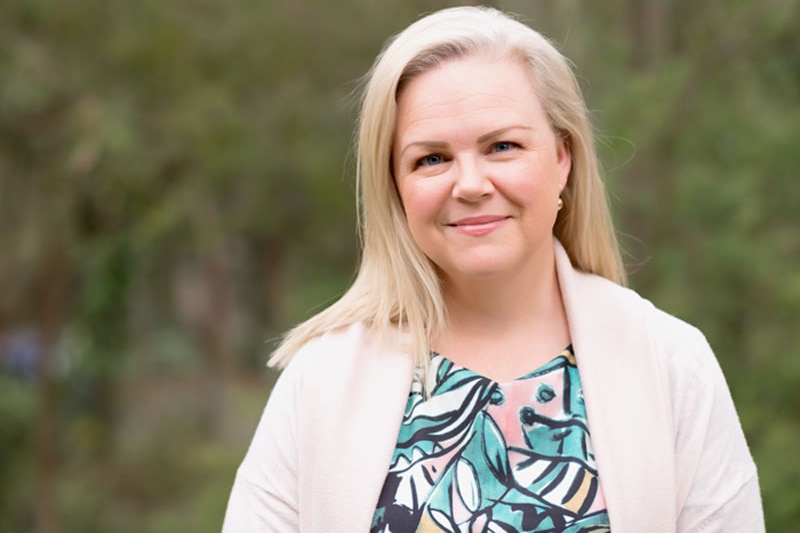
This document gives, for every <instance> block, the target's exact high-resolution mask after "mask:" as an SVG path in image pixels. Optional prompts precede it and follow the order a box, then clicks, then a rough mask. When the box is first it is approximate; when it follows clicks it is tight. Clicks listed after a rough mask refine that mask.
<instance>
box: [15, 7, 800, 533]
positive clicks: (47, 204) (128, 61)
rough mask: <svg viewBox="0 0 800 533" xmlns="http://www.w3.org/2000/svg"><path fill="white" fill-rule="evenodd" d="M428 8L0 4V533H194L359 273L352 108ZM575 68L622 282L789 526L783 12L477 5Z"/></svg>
mask: <svg viewBox="0 0 800 533" xmlns="http://www.w3.org/2000/svg"><path fill="white" fill-rule="evenodd" d="M454 4H455V3H454V2H445V1H433V0H429V1H424V0H413V1H400V0H394V1H391V2H374V1H372V0H340V1H339V2H335V3H333V2H323V1H322V0H266V1H265V0H259V1H255V0H227V1H225V2H222V1H214V0H194V1H192V2H188V1H176V2H161V1H157V0H139V1H137V2H119V1H110V2H109V1H101V0H74V1H72V2H57V1H55V0H7V1H5V2H2V3H0V357H2V358H1V359H0V472H1V473H2V480H0V533H5V532H15V533H16V532H19V531H36V532H39V533H53V532H56V531H65V532H71V531H75V532H82V533H85V532H89V533H91V532H105V531H114V532H120V533H125V532H128V531H130V532H134V531H135V532H152V533H157V532H162V531H163V532H167V531H170V532H171V531H176V530H178V529H183V530H191V531H198V532H204V531H209V532H210V531H218V530H219V528H220V525H221V520H222V516H223V513H224V508H225V503H226V499H227V494H228V491H229V488H230V485H231V482H232V478H233V474H234V471H235V468H236V466H237V464H238V462H239V461H240V460H241V457H242V455H243V453H244V450H245V449H246V446H247V444H248V441H249V438H250V436H251V434H252V431H253V429H254V427H255V424H256V421H257V419H258V416H259V412H260V410H261V408H262V407H263V403H264V401H265V400H266V397H267V395H268V391H269V387H270V386H271V383H272V381H273V380H274V377H275V376H274V374H273V373H270V372H267V371H266V370H264V368H263V362H264V360H265V359H266V356H267V354H268V353H269V350H270V345H269V344H267V345H265V344H264V340H265V339H274V338H275V337H276V336H277V335H279V333H280V332H281V331H283V330H284V329H285V328H287V327H288V326H289V325H291V324H292V323H295V322H296V321H298V320H300V319H302V318H303V317H305V316H308V315H309V314H310V313H312V312H313V311H314V310H315V309H318V308H319V307H320V306H321V305H324V304H325V303H326V302H329V301H331V299H333V298H335V297H336V296H337V295H338V294H340V293H341V292H342V291H343V290H344V289H345V288H346V286H347V284H348V282H349V280H350V279H351V278H352V275H353V271H354V267H355V265H356V262H357V249H356V236H355V233H354V202H353V194H352V193H353V180H352V173H353V166H354V165H353V161H352V154H351V152H350V150H351V139H352V125H353V121H354V119H355V115H356V109H355V105H354V99H353V95H352V93H353V91H354V89H355V88H356V85H357V83H356V82H357V80H358V78H359V77H360V76H361V75H363V74H364V73H365V72H366V70H367V69H368V68H369V65H370V64H371V62H372V60H373V58H374V56H375V55H376V54H377V52H378V51H379V50H380V47H381V45H382V43H383V41H384V39H385V38H386V37H387V36H389V35H390V34H393V33H395V32H397V31H399V30H401V29H402V28H403V27H405V26H406V25H407V24H408V23H410V22H411V21H413V20H414V19H415V18H416V17H417V16H418V15H419V14H420V13H423V12H428V11H431V10H434V9H438V8H441V7H446V6H449V5H454ZM493 4H494V5H495V6H497V7H500V8H504V9H507V10H511V11H514V12H517V13H520V14H521V15H522V16H523V18H524V19H525V20H528V21H530V22H531V23H532V25H533V26H534V27H536V28H538V29H540V30H542V31H543V32H544V33H545V34H547V35H549V36H551V37H552V38H553V40H554V41H555V42H556V43H557V44H558V46H559V47H560V48H562V49H563V50H564V52H565V54H566V55H567V56H568V57H570V58H571V59H572V60H573V61H574V62H575V64H576V69H577V72H578V75H579V77H580V79H581V80H582V83H583V85H584V90H585V95H586V98H587V101H588V103H589V105H590V108H591V109H592V111H593V115H594V120H595V122H596V125H597V128H598V143H599V149H600V154H601V156H602V159H603V162H604V165H605V167H606V169H607V181H608V185H609V191H610V195H611V199H612V206H613V210H614V212H615V216H616V219H617V222H618V227H619V230H620V233H621V237H622V242H623V246H624V247H625V249H626V251H627V260H628V262H629V264H630V267H631V273H632V284H633V285H634V286H635V287H636V288H637V289H638V290H640V292H642V293H643V294H645V295H646V296H648V297H649V298H651V299H652V300H653V301H654V302H655V303H656V304H657V305H659V306H660V307H663V308H665V309H666V310H668V311H670V312H672V313H674V314H676V315H678V316H680V317H682V318H684V319H686V320H688V321H690V322H693V323H694V324H696V325H698V326H699V327H700V328H701V329H702V330H703V331H704V332H705V333H706V335H707V336H708V337H709V340H710V341H711V344H712V346H714V348H715V350H716V352H717V355H718V357H719V359H720V362H721V364H722V366H723V368H724V370H725V372H726V375H727V377H728V381H729V383H730V385H731V390H732V392H733V395H734V398H735V400H736V402H737V405H738V408H739V412H740V416H741V418H742V422H743V424H744V427H745V430H746V432H747V435H748V438H749V442H750V444H751V448H752V451H753V453H754V455H755V457H756V460H757V463H758V465H759V469H760V475H761V483H762V489H763V498H764V503H765V511H766V516H767V521H768V529H769V530H770V531H776V532H777V531H787V532H788V531H793V526H796V525H797V524H798V523H800V458H798V455H797V453H796V450H797V443H798V442H800V357H798V356H797V355H798V354H799V353H800V339H799V338H798V336H797V335H796V334H795V325H796V324H797V323H798V321H799V320H800V269H798V268H797V266H798V262H799V260H800V238H798V222H800V186H799V185H798V184H797V181H796V176H795V175H794V170H795V169H796V168H798V166H800V151H798V150H797V148H796V147H797V146H798V144H800V105H799V104H800V39H798V37H797V31H796V25H797V24H796V21H797V20H800V2H798V1H797V0H766V1H765V2H758V3H754V2H747V1H745V0H731V1H726V2H723V1H722V0H711V1H708V2H702V3H698V2H691V1H689V0H673V1H671V2H662V1H658V0H608V1H606V2H579V1H578V0H564V1H559V2H556V1H554V0H541V1H538V2H531V1H525V0H517V1H511V0H509V1H498V2H494V3H493Z"/></svg>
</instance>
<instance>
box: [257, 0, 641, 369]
mask: <svg viewBox="0 0 800 533" xmlns="http://www.w3.org/2000/svg"><path fill="white" fill-rule="evenodd" d="M475 54H490V55H491V56H493V57H498V58H503V57H506V58H518V59H521V60H522V61H523V63H524V64H525V65H527V67H528V70H529V72H530V75H531V77H532V79H533V80H534V84H535V86H536V88H537V91H538V95H539V97H540V98H541V101H542V104H543V106H544V108H545V111H546V112H547V114H548V117H549V119H550V121H551V123H552V126H553V128H554V130H555V131H556V132H557V133H558V134H560V135H561V136H562V137H563V138H564V140H565V141H566V142H567V143H568V145H569V147H570V150H571V153H572V170H571V172H570V175H569V178H568V181H567V185H566V187H565V189H564V190H563V192H562V198H563V200H564V207H563V209H562V210H561V211H559V214H558V218H557V220H556V224H555V227H554V228H553V233H554V235H555V236H556V237H557V238H558V239H559V240H560V241H561V243H562V244H563V245H564V248H565V249H566V251H567V253H568V255H569V257H570V259H571V261H572V263H573V265H574V266H575V267H576V268H578V269H579V270H582V271H585V272H591V273H594V274H598V275H600V276H603V277H605V278H608V279H610V280H612V281H615V282H617V283H623V284H624V283H625V272H624V268H623V265H622V259H621V256H620V252H619V246H618V244H617V241H616V236H615V234H614V229H613V225H612V222H611V216H610V213H609V209H608V202H607V199H606V193H605V188H604V186H603V182H602V180H601V179H600V171H599V168H598V163H597V156H596V154H595V147H594V138H593V135H592V128H591V125H590V122H589V118H588V112H587V110H586V105H585V103H584V100H583V97H582V96H581V92H580V88H579V86H578V83H577V80H576V79H575V76H574V74H573V72H572V70H571V68H570V66H569V63H568V61H567V60H566V59H565V58H564V56H562V55H561V54H560V53H559V52H558V51H557V50H556V49H555V47H554V46H553V45H552V44H551V43H550V42H549V41H548V40H547V39H546V38H545V37H543V36H542V35H541V34H539V33H538V32H536V31H534V30H533V29H531V28H529V27H528V26H525V25H524V24H522V23H520V22H518V21H517V20H515V19H514V18H512V17H511V16H509V15H507V14H504V13H502V12H500V11H497V10H495V9H492V8H486V7H457V8H450V9H444V10H442V11H438V12H436V13H433V14H431V15H428V16H426V17H424V18H422V19H420V20H418V21H417V22H415V23H413V24H412V25H411V26H409V27H408V28H406V29H405V30H404V31H403V32H401V33H400V34H398V35H397V36H395V37H394V38H393V39H391V40H390V41H389V42H388V43H387V46H386V47H385V48H384V49H383V51H382V52H381V54H380V55H379V56H378V58H377V59H376V61H375V63H374V65H373V66H372V69H371V70H370V71H369V73H368V75H367V77H366V83H365V87H364V90H363V95H362V100H361V113H360V117H359V131H358V145H357V153H358V164H357V176H356V183H357V195H358V199H359V205H360V212H359V235H360V237H361V248H362V259H361V265H360V268H359V271H358V275H357V276H356V279H355V281H354V282H353V284H352V285H351V287H350V288H349V289H348V290H347V292H346V293H345V294H344V295H343V296H342V297H341V298H340V299H339V300H338V301H336V302H335V303H334V304H332V305H331V306H330V307H328V308H327V309H325V310H323V311H322V312H320V313H318V314H317V315H315V316H313V317H311V318H310V319H308V320H306V321H305V322H303V323H301V324H300V325H298V326H296V327H295V328H294V329H292V330H291V331H289V333H288V334H287V335H286V337H285V338H284V341H283V343H282V344H281V345H280V346H279V347H278V349H277V350H276V351H275V353H274V354H273V356H272V358H271V360H270V365H272V366H284V365H286V364H287V363H288V362H289V360H290V359H291V358H292V356H293V355H294V354H295V353H296V352H297V350H298V349H299V348H300V347H302V345H303V344H305V343H306V342H307V341H309V340H310V339H312V338H314V337H316V336H319V335H321V334H323V333H326V332H330V331H334V330H337V329H341V328H344V327H347V326H349V325H351V324H354V323H356V322H362V323H364V324H365V326H366V327H367V328H369V329H371V330H374V331H376V332H378V333H385V332H387V331H389V330H391V329H394V328H399V329H401V330H403V331H405V332H407V333H408V334H409V335H410V340H411V343H412V346H411V349H412V350H413V351H414V357H415V361H416V363H417V365H418V366H419V367H421V368H423V369H426V368H427V362H428V348H429V346H430V345H431V344H430V342H431V340H432V339H433V338H435V337H436V336H437V335H438V334H439V333H441V332H442V331H443V329H444V326H445V320H446V310H445V305H444V301H443V298H442V290H441V286H440V280H439V277H438V276H437V274H436V271H435V269H434V267H433V265H432V263H431V262H430V261H429V260H428V258H427V257H426V256H425V255H424V254H423V253H422V252H421V251H420V249H419V248H418V247H417V245H416V244H415V242H414V240H413V239H412V237H411V234H410V232H409V230H408V226H407V223H406V218H405V215H404V212H403V208H402V205H401V203H400V198H399V197H398V194H397V190H396V188H395V184H394V179H393V177H392V171H391V151H392V138H393V135H394V129H395V122H396V115H397V105H396V98H397V95H398V92H399V91H400V90H402V88H403V86H404V85H405V84H406V83H408V81H410V80H411V79H413V78H415V77H416V76H419V75H420V74H422V73H423V72H426V71H427V70H429V69H431V68H433V67H435V66H436V65H439V64H441V63H443V62H445V61H448V60H452V59H455V58H462V57H466V56H470V55H475Z"/></svg>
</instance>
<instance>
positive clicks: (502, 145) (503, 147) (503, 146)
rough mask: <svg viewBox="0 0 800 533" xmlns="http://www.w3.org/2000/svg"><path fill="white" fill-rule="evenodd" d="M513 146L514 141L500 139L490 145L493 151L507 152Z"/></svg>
mask: <svg viewBox="0 0 800 533" xmlns="http://www.w3.org/2000/svg"><path fill="white" fill-rule="evenodd" d="M514 146H515V145H514V143H511V142H506V141H501V142H499V143H495V144H494V146H492V150H493V151H495V152H507V151H509V150H511V149H512V148H513V147H514Z"/></svg>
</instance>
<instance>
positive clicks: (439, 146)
mask: <svg viewBox="0 0 800 533" xmlns="http://www.w3.org/2000/svg"><path fill="white" fill-rule="evenodd" d="M511 130H533V128H531V127H529V126H523V125H514V126H504V127H502V128H497V129H496V130H492V131H490V132H488V133H484V134H483V135H481V136H480V137H478V144H483V143H485V142H486V141H489V140H491V139H494V138H496V137H499V136H501V135H503V134H504V133H507V132H509V131H511ZM417 146H419V147H423V148H426V149H427V150H444V149H446V148H447V147H448V144H447V143H446V142H441V141H417V142H412V143H410V144H407V145H406V146H405V147H404V148H403V150H402V151H401V152H400V156H401V157H402V156H403V154H404V153H405V152H406V150H408V149H409V148H412V147H417Z"/></svg>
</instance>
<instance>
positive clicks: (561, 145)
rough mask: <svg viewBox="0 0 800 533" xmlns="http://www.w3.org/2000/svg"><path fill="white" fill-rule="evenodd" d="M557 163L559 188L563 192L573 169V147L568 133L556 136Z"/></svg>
mask: <svg viewBox="0 0 800 533" xmlns="http://www.w3.org/2000/svg"><path fill="white" fill-rule="evenodd" d="M556 165H557V166H558V190H559V192H561V191H563V190H564V187H566V186H567V180H568V179H569V173H570V171H571V170H572V148H571V147H570V143H569V137H568V136H567V135H566V134H561V135H559V136H558V137H556Z"/></svg>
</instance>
